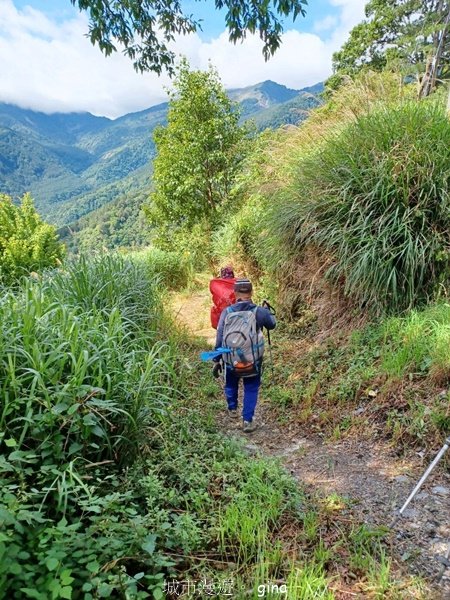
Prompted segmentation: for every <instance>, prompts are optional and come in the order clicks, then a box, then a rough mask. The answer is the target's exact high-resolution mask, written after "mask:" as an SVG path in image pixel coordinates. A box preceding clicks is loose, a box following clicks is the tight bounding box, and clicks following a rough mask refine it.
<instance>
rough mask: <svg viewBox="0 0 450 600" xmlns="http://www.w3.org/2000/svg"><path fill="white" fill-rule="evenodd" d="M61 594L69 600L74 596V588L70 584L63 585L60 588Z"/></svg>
mask: <svg viewBox="0 0 450 600" xmlns="http://www.w3.org/2000/svg"><path fill="white" fill-rule="evenodd" d="M59 594H60V597H61V598H66V599H67V600H71V598H72V588H71V587H70V586H65V587H62V588H61V589H60V590H59Z"/></svg>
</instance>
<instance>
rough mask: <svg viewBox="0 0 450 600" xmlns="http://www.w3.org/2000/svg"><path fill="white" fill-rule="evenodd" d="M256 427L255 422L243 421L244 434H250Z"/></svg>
mask: <svg viewBox="0 0 450 600" xmlns="http://www.w3.org/2000/svg"><path fill="white" fill-rule="evenodd" d="M257 427H258V426H257V424H256V423H255V421H244V423H243V426H242V429H243V431H244V433H251V432H252V431H255V429H256V428H257Z"/></svg>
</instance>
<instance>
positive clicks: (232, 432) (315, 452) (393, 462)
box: [172, 290, 450, 600]
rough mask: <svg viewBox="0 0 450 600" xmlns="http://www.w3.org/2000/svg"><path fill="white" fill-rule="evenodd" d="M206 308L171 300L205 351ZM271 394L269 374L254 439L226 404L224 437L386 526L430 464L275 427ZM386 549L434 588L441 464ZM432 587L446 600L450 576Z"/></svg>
mask: <svg viewBox="0 0 450 600" xmlns="http://www.w3.org/2000/svg"><path fill="white" fill-rule="evenodd" d="M210 306H211V300H210V295H209V293H208V291H203V290H202V291H197V292H195V293H193V294H190V295H179V294H174V295H173V298H172V312H173V314H174V316H175V318H176V320H177V321H178V322H179V323H180V324H182V325H184V326H185V327H186V328H187V330H188V331H189V332H190V333H192V334H193V335H195V336H197V337H200V338H203V339H204V340H205V349H208V348H209V347H211V346H212V345H213V344H214V340H215V331H214V330H213V329H212V328H211V326H210V321H209V308H210ZM273 337H276V333H274V336H273ZM292 343H295V340H294V341H293V342H292ZM303 343H304V341H303ZM276 360H277V352H276V346H275V348H274V361H275V362H276ZM270 389H271V388H270V371H268V372H266V375H265V377H263V384H262V386H261V393H260V399H259V402H258V406H257V411H256V415H255V419H256V420H257V422H258V429H257V430H256V431H255V432H253V433H251V434H244V433H243V432H242V426H241V422H240V420H239V419H230V418H229V417H228V414H227V411H226V404H225V401H224V404H223V411H222V412H221V413H220V414H218V417H217V420H218V424H219V427H220V429H221V430H222V431H223V432H224V434H225V435H227V436H233V437H236V438H240V439H242V440H243V441H244V445H245V447H246V449H247V451H248V452H249V454H251V455H255V456H258V455H262V456H266V457H267V456H270V457H274V458H278V459H279V460H280V461H281V462H282V464H283V465H284V467H285V469H286V470H287V471H288V472H289V473H291V475H292V476H293V477H294V478H295V479H296V480H297V481H298V482H299V484H300V485H301V487H302V488H303V489H306V491H307V492H310V493H312V494H317V495H319V496H321V497H326V496H330V495H332V494H337V495H338V496H339V497H340V498H344V499H345V500H346V501H347V503H348V506H349V507H350V512H349V514H350V517H351V518H352V519H354V520H355V522H359V523H366V524H367V525H373V526H388V525H389V524H390V523H391V522H392V520H393V518H394V516H395V514H396V510H398V509H399V508H400V507H401V506H402V505H403V503H404V502H405V500H406V498H407V497H408V495H409V494H410V492H411V491H412V489H413V488H414V486H415V485H416V483H417V481H418V480H419V478H420V477H421V475H422V473H423V472H424V470H425V469H426V467H427V466H428V464H429V463H430V462H431V461H430V460H429V458H428V457H427V459H426V460H424V459H423V458H422V456H421V455H420V453H411V455H409V456H406V457H405V456H399V455H398V453H396V452H395V448H393V447H392V446H391V445H389V443H388V441H386V440H380V439H373V440H371V439H357V438H354V437H347V438H344V439H340V440H338V441H330V440H325V439H323V437H321V436H320V435H317V434H314V433H312V432H311V431H307V430H304V429H303V430H302V428H301V426H300V425H299V424H298V423H295V421H294V420H293V422H289V419H284V420H283V422H280V419H279V418H278V419H277V416H276V415H274V414H273V410H272V409H271V405H270ZM449 452H450V451H449ZM389 542H390V545H391V548H390V550H391V555H393V556H394V557H395V558H396V559H397V561H398V562H399V563H400V564H403V568H404V570H405V571H407V572H409V573H410V574H417V575H420V576H422V577H425V578H426V579H427V580H428V581H429V582H431V581H432V580H433V578H434V577H435V576H436V575H437V573H438V572H439V571H440V569H441V566H442V563H441V562H439V558H440V557H444V556H445V554H446V552H447V550H448V545H449V544H450V473H446V472H445V471H444V469H443V468H442V464H440V465H438V466H437V467H436V468H435V470H434V471H433V472H432V473H431V475H430V476H429V478H428V480H427V481H426V483H425V484H424V485H423V487H422V488H421V490H420V492H419V493H418V495H417V496H416V498H415V499H414V500H413V502H412V503H411V504H410V505H409V507H408V508H407V509H406V511H405V513H404V516H403V517H402V519H401V520H400V521H399V522H398V523H397V525H396V526H395V527H394V529H393V531H392V533H391V534H390V538H389ZM432 585H433V590H434V592H433V596H432V598H435V599H436V600H450V568H448V569H447V570H446V572H445V574H444V577H443V578H442V580H441V582H440V584H439V585H436V584H432ZM348 597H349V598H350V596H348ZM351 597H353V598H354V595H352V596H351Z"/></svg>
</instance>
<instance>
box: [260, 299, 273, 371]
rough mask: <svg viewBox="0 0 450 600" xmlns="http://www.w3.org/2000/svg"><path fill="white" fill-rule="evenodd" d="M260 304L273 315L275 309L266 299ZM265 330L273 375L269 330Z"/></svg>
mask: <svg viewBox="0 0 450 600" xmlns="http://www.w3.org/2000/svg"><path fill="white" fill-rule="evenodd" d="M262 306H263V308H267V310H268V311H269V312H270V314H272V315H274V316H275V309H274V308H273V307H272V306H271V305H270V304H269V303H268V302H267V300H263V301H262ZM266 331H267V344H268V346H269V360H270V370H271V372H272V376H273V355H272V344H271V341H270V331H269V330H268V329H266Z"/></svg>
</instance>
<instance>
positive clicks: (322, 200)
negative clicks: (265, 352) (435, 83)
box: [273, 102, 450, 312]
mask: <svg viewBox="0 0 450 600" xmlns="http://www.w3.org/2000/svg"><path fill="white" fill-rule="evenodd" d="M449 160H450V122H449V121H448V118H447V116H446V114H445V111H444V109H443V108H441V107H440V106H438V105H437V104H435V103H430V102H428V103H426V102H423V103H417V102H415V103H409V102H406V103H403V104H400V105H396V106H390V107H382V108H378V109H376V110H374V111H373V112H371V113H369V114H367V115H364V116H362V117H360V118H359V119H358V120H357V121H356V122H355V123H352V124H350V125H348V126H346V127H345V128H344V129H343V130H342V131H340V132H337V133H336V132H335V133H334V134H332V135H330V136H329V137H328V138H327V139H326V140H325V141H324V142H323V143H322V144H321V145H319V147H318V148H316V149H315V150H314V151H313V152H310V153H309V155H307V156H304V157H303V158H301V159H300V160H299V161H298V163H297V165H296V168H295V173H294V177H293V181H292V183H291V185H290V186H289V187H288V188H287V189H286V190H285V193H284V197H285V198H287V199H286V200H285V201H283V202H281V203H280V204H278V205H277V206H276V207H275V210H274V216H273V220H274V226H275V228H276V230H277V232H278V234H279V235H280V236H281V238H282V239H283V240H284V242H285V245H286V246H287V248H288V249H289V251H290V252H291V251H292V249H294V251H295V252H296V253H297V255H298V253H299V252H300V253H301V251H302V250H303V249H304V248H305V247H306V246H307V245H311V244H312V245H314V246H316V247H318V248H320V249H321V250H322V251H324V252H325V253H326V254H327V256H331V266H329V268H328V270H327V272H326V275H327V277H329V278H331V279H332V280H333V281H334V282H339V283H341V284H342V286H343V288H344V291H345V293H346V294H347V295H349V296H352V297H353V298H355V299H357V300H358V301H359V302H360V303H361V304H363V305H366V306H369V307H371V308H372V309H374V310H376V311H381V310H387V311H395V312H396V311H402V310H404V309H407V308H409V307H412V306H415V305H417V304H419V303H421V302H423V301H426V300H428V299H429V298H432V297H434V296H435V295H436V293H438V291H439V289H440V287H441V286H446V285H447V284H448V278H449V275H450V258H449V253H448V247H449V242H450V240H449V226H450V190H449V179H448V163H449Z"/></svg>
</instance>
